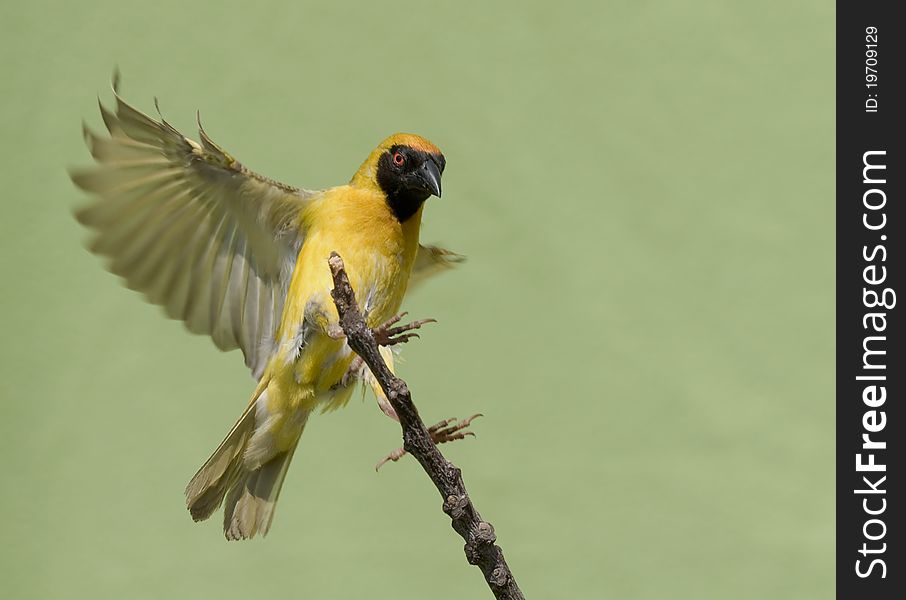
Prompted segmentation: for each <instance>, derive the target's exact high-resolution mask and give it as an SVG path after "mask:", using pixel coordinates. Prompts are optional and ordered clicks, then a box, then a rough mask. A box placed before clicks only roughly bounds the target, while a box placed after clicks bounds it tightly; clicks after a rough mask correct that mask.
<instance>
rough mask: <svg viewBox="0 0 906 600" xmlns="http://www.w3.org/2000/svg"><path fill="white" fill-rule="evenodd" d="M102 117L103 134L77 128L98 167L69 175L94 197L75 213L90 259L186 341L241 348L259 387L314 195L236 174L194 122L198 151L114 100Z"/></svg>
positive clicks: (241, 170) (162, 124)
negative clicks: (303, 214)
mask: <svg viewBox="0 0 906 600" xmlns="http://www.w3.org/2000/svg"><path fill="white" fill-rule="evenodd" d="M114 93H116V87H115V85H114ZM101 115H102V117H103V119H104V123H105V124H106V126H107V130H108V131H109V133H110V135H109V136H99V135H96V134H95V133H93V132H91V131H90V130H89V129H88V128H87V127H86V128H85V138H86V142H87V144H88V147H89V149H90V150H91V154H92V156H94V158H95V160H96V161H97V164H96V165H94V166H93V167H90V168H87V169H83V170H76V171H73V172H72V179H73V181H74V182H75V183H76V185H78V186H79V187H81V188H82V189H84V190H86V191H88V192H90V193H92V194H93V195H94V199H93V201H92V202H91V204H89V205H88V206H86V207H84V208H82V209H80V210H78V211H76V216H77V218H78V220H79V221H80V222H82V223H83V224H85V225H86V226H88V227H90V228H91V229H93V230H94V233H95V237H94V239H93V241H92V243H91V246H90V248H91V250H92V251H93V252H96V253H98V254H101V255H103V256H106V257H108V258H109V259H110V264H109V269H110V270H111V271H112V272H114V273H116V274H117V275H120V276H122V277H124V278H125V280H126V285H128V287H129V288H131V289H133V290H137V291H139V292H142V293H143V294H144V295H145V296H146V297H147V298H148V300H149V301H151V302H153V303H155V304H159V305H161V306H163V307H164V309H165V310H166V313H167V315H168V316H170V317H171V318H174V319H182V320H183V321H185V323H186V326H187V327H188V328H189V330H190V331H192V332H195V333H206V334H209V335H210V336H211V338H212V339H213V340H214V343H215V344H216V345H217V347H218V348H220V349H221V350H231V349H233V348H241V349H242V352H243V354H244V355H245V363H246V364H247V365H248V366H249V368H250V369H252V373H253V374H254V376H255V377H256V378H258V377H260V375H261V373H262V372H263V370H264V367H265V366H266V363H267V359H268V356H269V355H270V353H271V351H272V348H273V344H274V334H275V331H276V329H277V327H278V326H279V320H280V316H281V314H282V312H283V302H284V298H285V296H286V293H287V289H288V285H289V279H290V277H291V275H292V271H293V268H294V265H295V261H296V256H297V255H298V252H299V248H300V247H301V245H302V241H303V237H304V232H303V231H301V230H300V219H299V215H300V211H301V210H302V209H303V207H304V206H305V205H306V203H307V202H309V201H310V199H311V198H312V197H313V196H314V195H315V192H310V191H307V190H302V189H297V188H294V187H291V186H288V185H284V184H281V183H278V182H276V181H272V180H270V179H268V178H266V177H262V176H261V175H258V174H256V173H254V172H252V171H250V170H248V169H246V168H245V167H244V166H242V165H241V164H240V163H239V162H238V161H237V160H236V159H235V158H233V157H232V156H231V155H230V154H228V153H227V152H225V151H224V150H223V149H221V148H220V147H219V146H217V144H215V143H214V142H213V141H211V139H210V138H209V137H208V136H207V134H206V133H205V132H204V130H203V129H202V128H201V124H200V123H199V136H200V138H201V143H200V144H199V143H197V142H195V141H193V140H190V139H188V138H186V137H185V136H183V135H182V134H181V133H179V132H178V131H177V130H176V129H174V128H173V127H172V126H171V125H170V124H169V123H167V122H166V121H165V120H164V119H163V117H161V119H160V121H158V120H155V119H153V118H151V117H149V116H147V115H145V114H143V113H142V112H140V111H139V110H137V109H135V108H133V107H132V106H130V105H129V104H127V103H126V102H125V101H123V100H122V99H121V98H120V97H119V95H118V94H117V95H116V110H115V111H113V112H111V111H110V110H108V109H107V108H105V107H104V106H103V104H102V105H101Z"/></svg>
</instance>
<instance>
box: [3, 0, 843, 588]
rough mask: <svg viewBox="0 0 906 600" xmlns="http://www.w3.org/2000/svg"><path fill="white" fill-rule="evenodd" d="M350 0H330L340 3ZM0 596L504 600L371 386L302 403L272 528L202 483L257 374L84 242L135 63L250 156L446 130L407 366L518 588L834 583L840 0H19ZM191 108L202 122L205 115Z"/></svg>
mask: <svg viewBox="0 0 906 600" xmlns="http://www.w3.org/2000/svg"><path fill="white" fill-rule="evenodd" d="M328 4H330V6H328ZM0 17H2V18H0V34H2V35H0V49H2V51H3V55H4V56H5V57H6V61H5V63H6V66H5V67H4V76H3V77H2V78H0V92H2V94H0V97H2V113H0V133H2V137H0V139H2V142H0V143H2V152H0V159H2V167H0V169H2V171H3V182H4V183H3V186H4V188H3V191H4V198H3V208H4V211H3V218H2V220H0V239H2V249H0V269H2V271H0V272H2V274H3V278H4V282H5V283H4V285H3V286H2V289H0V315H2V317H0V319H2V332H3V343H2V344H0V369H2V377H0V396H2V405H0V411H2V414H0V434H2V435H0V461H2V468H3V483H2V488H0V490H2V491H0V510H2V514H3V515H4V521H5V523H4V525H3V530H4V531H3V538H4V542H3V544H2V547H0V572H2V576H0V581H2V584H0V585H2V590H3V591H2V592H0V594H2V595H3V596H5V597H9V598H67V599H69V598H114V597H123V598H136V599H141V598H187V597H219V598H252V597H254V598H284V597H285V598H296V597H298V598H303V597H304V598H361V597H369V598H425V597H433V598H450V599H453V598H455V599H458V600H461V599H463V598H476V597H477V598H481V597H489V593H488V591H487V590H486V588H485V584H484V582H483V581H482V578H481V574H480V572H479V571H478V570H477V569H475V568H474V567H471V566H469V565H468V564H467V563H466V561H465V559H464V556H463V552H462V542H461V540H460V539H459V538H458V537H457V536H456V535H455V534H454V533H453V532H452V530H451V529H450V526H449V522H448V519H447V518H446V517H445V516H444V515H443V513H441V511H440V505H441V501H440V498H439V497H438V496H437V494H436V492H435V490H434V489H433V488H432V486H431V485H430V484H429V482H428V480H427V478H426V477H425V476H424V475H423V474H422V473H421V471H420V470H419V468H418V467H417V465H416V464H415V462H414V461H412V460H411V459H407V460H405V461H403V462H401V463H399V464H396V465H391V466H389V467H387V468H386V469H385V470H383V471H382V472H381V473H379V474H375V473H374V471H373V470H372V465H373V464H374V462H375V461H376V460H377V458H379V457H380V456H381V455H382V454H384V453H386V452H387V451H389V450H391V449H392V448H394V447H396V446H397V445H399V432H398V429H397V426H396V425H395V424H394V423H393V422H391V421H390V420H389V419H387V418H385V417H384V416H383V415H382V414H381V413H380V411H379V410H378V409H377V408H376V407H375V405H374V402H373V399H371V397H370V393H369V396H367V397H366V400H365V402H364V403H362V402H358V401H354V402H352V403H351V404H350V405H349V407H347V408H346V409H345V410H343V411H342V412H340V413H337V414H332V415H326V416H321V417H319V418H317V419H315V420H313V421H312V422H311V423H310V424H309V427H308V429H307V430H306V433H305V436H304V438H303V441H302V443H301V446H300V449H299V452H297V454H296V458H295V460H294V464H293V466H292V468H291V470H290V474H289V477H288V480H287V483H286V486H285V488H284V491H283V495H282V496H281V506H280V509H279V510H278V511H277V512H278V515H277V518H276V521H275V524H274V529H273V530H272V532H271V535H270V536H269V537H268V538H267V539H265V540H263V541H261V540H256V541H254V542H251V543H227V542H226V541H224V539H223V537H222V534H221V531H220V523H219V521H218V519H214V520H213V521H212V522H208V523H205V524H203V525H193V524H192V522H191V520H190V519H189V516H188V514H187V513H186V511H185V509H184V507H183V498H182V490H183V487H184V485H185V483H186V481H187V480H188V479H189V477H190V476H191V475H192V474H193V473H194V472H195V469H196V468H197V467H198V466H199V465H200V463H201V462H202V461H203V460H204V459H205V458H206V457H207V455H208V453H209V451H210V450H212V449H213V448H214V446H215V445H216V444H217V443H218V442H219V440H220V439H221V436H222V434H224V433H225V432H226V430H227V429H228V428H229V426H230V425H231V424H232V423H233V421H234V419H235V418H236V417H237V416H238V414H239V413H240V411H241V409H242V408H243V406H244V405H245V403H246V400H247V397H248V395H249V393H250V391H251V389H252V387H253V382H252V380H251V379H250V377H249V375H248V373H247V371H246V369H245V367H244V366H243V365H242V360H241V356H240V355H238V354H235V353H234V354H220V353H218V352H217V351H216V350H215V349H214V347H213V345H212V344H211V343H210V342H209V341H208V340H207V339H205V338H202V337H196V336H191V335H189V334H187V333H186V332H185V331H184V330H183V327H182V325H181V324H180V323H178V322H174V321H167V320H166V319H164V318H163V317H162V313H161V311H160V310H159V309H157V308H155V307H152V306H149V305H147V304H145V303H144V302H143V301H142V300H141V299H140V297H139V296H138V295H137V294H135V293H133V292H130V291H128V290H125V289H123V288H122V287H121V286H120V285H119V283H118V281H117V279H116V278H115V277H113V276H111V275H109V274H108V273H106V272H105V271H104V270H103V269H102V268H101V261H99V260H98V259H96V258H95V257H93V256H91V255H90V254H89V253H87V252H86V251H85V250H84V248H83V245H82V244H83V241H84V239H85V237H86V235H85V232H84V231H82V230H81V229H80V228H79V226H78V225H77V224H76V223H75V221H74V219H73V218H72V216H71V209H72V207H74V206H76V205H77V204H78V203H79V201H80V200H81V199H82V197H81V195H80V193H79V192H78V191H77V190H76V189H75V188H74V187H73V186H72V184H71V183H70V182H69V180H68V177H67V174H66V170H65V169H66V167H68V166H75V165H85V164H87V163H88V160H89V157H88V154H87V151H86V150H85V148H84V147H83V144H82V141H81V136H80V120H81V119H82V118H85V119H87V120H88V122H89V123H91V124H93V125H94V126H96V127H97V126H99V125H100V119H99V117H98V114H97V109H96V105H95V94H96V92H100V95H101V97H102V98H104V99H105V100H109V99H110V93H109V88H108V81H109V76H110V72H111V71H112V69H113V67H114V65H117V64H118V65H119V66H120V68H121V70H122V72H123V92H124V95H125V96H126V98H127V99H130V100H131V101H132V102H134V103H135V104H137V105H138V106H140V107H142V108H144V109H146V110H149V111H150V110H153V102H152V98H153V96H154V95H157V96H159V97H160V99H161V108H162V110H163V111H164V114H165V115H166V116H167V118H168V120H170V121H171V122H172V123H174V124H175V125H176V126H177V127H179V128H181V129H183V130H184V131H186V132H187V133H189V132H192V129H193V125H194V110H195V109H196V108H201V110H202V115H203V117H204V120H205V126H206V130H207V131H208V132H209V133H210V134H211V135H212V137H213V138H214V139H215V140H217V141H218V142H220V143H221V144H222V145H223V146H224V147H225V148H227V149H228V150H230V151H231V152H233V153H234V154H236V155H237V156H239V158H240V159H241V160H242V161H243V162H244V163H245V164H247V165H249V166H250V167H252V168H254V169H256V170H258V171H261V172H263V173H265V174H267V175H270V176H272V177H275V178H277V179H280V180H283V181H287V182H289V183H294V184H297V185H303V186H306V187H313V188H317V187H326V186H330V185H335V184H338V183H342V182H345V181H346V180H348V178H349V177H350V176H351V174H352V172H353V171H354V170H355V168H356V167H357V166H358V164H359V163H360V162H361V160H362V159H363V158H364V157H365V156H366V154H367V153H368V152H369V151H370V149H371V148H372V147H373V146H374V145H375V144H376V143H377V142H378V141H380V140H381V139H382V138H383V137H384V136H385V135H387V134H389V133H391V132H393V131H396V130H403V131H414V132H418V133H421V134H423V135H425V136H427V137H429V138H430V139H432V140H433V141H435V142H436V143H437V144H438V145H439V146H441V147H442V148H443V150H444V152H445V154H446V157H447V164H448V168H447V172H446V174H445V176H444V197H443V199H442V200H431V201H430V204H429V206H428V209H427V216H426V226H425V229H424V230H423V239H424V240H426V241H435V242H441V243H443V244H445V245H447V246H449V247H451V248H453V249H455V250H457V251H459V252H462V253H464V254H466V255H468V257H469V262H468V263H467V264H466V265H465V266H464V267H463V268H461V269H459V270H457V271H455V272H453V273H450V274H448V275H445V276H443V277H440V278H438V279H437V280H435V281H433V282H431V283H430V284H426V286H425V287H424V288H423V289H422V290H419V291H417V292H415V293H414V294H413V296H412V297H411V299H410V300H409V301H408V303H407V308H408V309H409V310H410V311H411V312H412V314H413V316H417V317H426V316H432V317H436V318H437V319H438V320H439V321H440V322H439V324H437V325H434V326H431V328H430V329H429V330H427V331H426V332H425V334H424V335H423V338H422V340H420V341H418V342H417V343H415V344H410V345H409V346H408V347H406V348H405V352H404V354H405V359H406V362H405V363H404V364H403V365H402V366H401V367H400V370H401V373H402V374H403V376H404V377H405V378H406V379H407V380H408V382H409V384H410V386H411V388H412V390H413V391H414V396H415V400H416V402H417V404H418V405H419V407H420V408H421V411H422V413H423V415H424V416H425V419H426V420H431V421H434V420H438V419H440V418H442V417H448V416H453V415H458V416H466V415H468V414H471V413H473V412H478V411H482V412H484V413H485V414H486V417H485V418H484V419H482V420H479V421H476V423H475V430H476V431H477V432H478V437H477V438H476V439H470V440H468V441H466V442H459V443H456V444H455V445H452V446H446V447H444V448H443V450H444V452H445V453H446V454H447V455H448V456H449V457H450V458H451V459H452V460H453V461H454V462H455V463H456V464H457V465H459V466H460V467H461V468H462V469H463V472H464V475H465V480H466V483H467V485H468V486H469V489H470V491H471V493H472V495H473V498H474V500H475V502H476V504H477V506H478V508H479V509H480V510H481V512H482V514H483V515H484V516H485V517H486V518H487V519H488V520H490V521H491V522H493V524H494V525H495V527H496V529H497V533H498V536H499V541H500V542H501V544H502V546H503V548H504V550H505V552H506V556H507V558H508V560H509V562H510V565H511V567H512V569H513V571H514V573H515V574H516V576H517V579H518V581H519V583H520V584H521V586H522V588H523V590H524V591H525V593H526V595H527V596H528V597H529V598H558V597H559V598H566V597H570V598H591V597H607V598H758V599H763V598H780V597H786V598H828V597H830V596H831V594H832V593H833V590H834V584H833V545H834V523H833V517H834V500H833V483H834V470H833V459H832V457H833V450H834V441H833V431H834V409H833V397H834V396H833V387H832V374H833V358H834V337H833V333H834V330H833V324H832V323H833V321H832V317H833V312H834V300H833V286H834V271H833V266H834V263H833V258H832V257H833V248H834V237H833V235H834V234H833V231H834V217H833V197H834V196H833V193H834V192H833V190H834V188H833V172H834V171H833V169H834V163H833V160H834V151H833V143H834V120H833V119H834V102H833V97H834V95H833V94H834V69H833V53H834V37H833V36H834V7H833V4H832V3H829V2H798V3H792V4H791V3H787V2H762V3H742V2H737V3H730V2H697V3H689V2H680V1H670V2H632V3H627V2H607V3H601V2H594V1H584V2H568V1H563V2H556V3H539V4H538V5H537V6H532V5H530V4H529V3H525V2H509V3H503V2H500V3H486V2H455V3H453V2H450V3H446V4H444V5H438V6H434V5H432V4H431V3H427V2H422V3H411V2H395V3H393V2H367V3H362V4H360V5H356V6H352V5H341V4H340V3H303V2H300V3H289V2H284V3H274V4H270V3H268V2H245V3H236V4H235V5H231V4H229V3H221V2H198V1H196V2H189V3H186V2H175V1H168V2H155V3H141V4H134V5H133V4H132V3H129V2H122V1H116V2H114V1H104V2H88V3H74V2H58V3H53V2H42V1H33V2H29V3H24V2H6V3H4V4H3V7H2V9H0ZM193 134H194V132H193Z"/></svg>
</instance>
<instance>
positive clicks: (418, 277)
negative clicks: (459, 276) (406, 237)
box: [408, 245, 466, 290]
mask: <svg viewBox="0 0 906 600" xmlns="http://www.w3.org/2000/svg"><path fill="white" fill-rule="evenodd" d="M465 260H466V257H465V256H463V255H462V254H457V253H455V252H452V251H450V250H445V249H444V248H439V247H438V246H422V245H419V247H418V253H417V254H416V255H415V263H414V264H413V265H412V273H411V274H410V275H409V288H408V289H409V290H411V289H412V288H414V287H416V286H418V285H419V284H421V283H422V282H423V281H425V280H426V279H428V278H429V277H431V276H432V275H436V274H437V273H440V272H442V271H447V270H449V269H452V268H453V267H455V266H456V265H458V264H460V263H463V262H465Z"/></svg>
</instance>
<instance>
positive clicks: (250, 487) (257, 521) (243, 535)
mask: <svg viewBox="0 0 906 600" xmlns="http://www.w3.org/2000/svg"><path fill="white" fill-rule="evenodd" d="M295 450H296V446H295V444H294V445H293V447H292V448H290V449H289V450H287V451H285V452H281V453H279V454H277V455H276V456H275V457H274V458H272V459H271V460H269V461H267V462H266V463H264V464H263V465H261V466H260V467H258V468H257V469H255V470H253V471H244V472H243V473H242V475H241V476H240V477H239V480H238V481H236V482H235V484H234V485H233V486H232V487H231V489H230V491H229V494H227V497H226V506H225V508H224V511H223V531H224V534H225V535H226V538H227V539H228V540H245V539H250V538H253V537H255V535H256V534H259V533H260V534H261V535H267V532H268V530H269V529H270V526H271V522H272V521H273V520H274V509H275V508H276V506H277V499H278V498H279V497H280V489H281V488H282V487H283V480H284V478H285V477H286V470H287V468H288V467H289V463H290V461H291V460H292V458H293V453H294V452H295Z"/></svg>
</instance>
